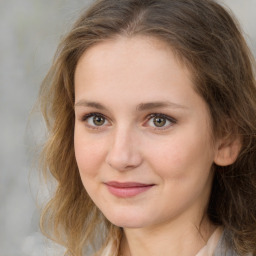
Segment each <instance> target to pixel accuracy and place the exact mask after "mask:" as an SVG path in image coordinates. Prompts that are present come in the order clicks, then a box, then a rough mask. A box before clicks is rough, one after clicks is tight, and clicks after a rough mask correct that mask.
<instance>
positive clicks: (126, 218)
mask: <svg viewBox="0 0 256 256" xmlns="http://www.w3.org/2000/svg"><path fill="white" fill-rule="evenodd" d="M103 214H104V213H103ZM104 216H105V217H106V218H107V219H108V220H109V221H110V222H111V223H112V224H114V225H115V226H118V227H121V228H142V227H145V226H148V225H149V224H150V222H149V221H148V220H146V219H145V216H143V217H141V216H138V215H136V214H129V213H125V214H117V213H112V214H111V213H109V214H104Z"/></svg>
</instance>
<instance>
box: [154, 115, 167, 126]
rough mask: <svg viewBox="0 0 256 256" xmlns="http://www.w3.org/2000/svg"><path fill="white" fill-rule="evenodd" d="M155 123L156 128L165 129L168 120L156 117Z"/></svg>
mask: <svg viewBox="0 0 256 256" xmlns="http://www.w3.org/2000/svg"><path fill="white" fill-rule="evenodd" d="M153 123H154V125H155V126H156V127H163V126H165V125H166V118H163V117H154V118H153Z"/></svg>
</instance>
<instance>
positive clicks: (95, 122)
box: [83, 113, 109, 128]
mask: <svg viewBox="0 0 256 256" xmlns="http://www.w3.org/2000/svg"><path fill="white" fill-rule="evenodd" d="M83 121H85V122H87V124H88V126H90V127H93V128H97V127H101V126H106V125H108V124H109V122H108V120H107V119H106V118H105V117H104V116H103V115H102V114H99V113H90V114H87V115H85V116H84V117H83Z"/></svg>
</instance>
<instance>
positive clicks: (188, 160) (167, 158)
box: [149, 133, 213, 179]
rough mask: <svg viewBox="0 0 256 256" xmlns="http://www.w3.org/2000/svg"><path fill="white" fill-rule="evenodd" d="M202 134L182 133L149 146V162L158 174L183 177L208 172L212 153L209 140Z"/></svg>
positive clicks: (177, 177)
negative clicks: (156, 144)
mask: <svg viewBox="0 0 256 256" xmlns="http://www.w3.org/2000/svg"><path fill="white" fill-rule="evenodd" d="M202 138H205V137H204V136H192V134H191V133H187V136H186V133H182V136H175V138H170V139H168V140H166V141H165V142H163V143H161V144H159V145H158V146H155V147H154V148H151V150H150V152H149V154H150V158H149V159H151V160H150V163H151V165H153V166H154V169H155V170H157V171H159V172H161V173H159V174H161V175H163V176H165V177H170V178H175V179H183V178H188V177H191V178H193V176H194V175H195V174H200V173H202V172H205V173H208V171H209V170H210V167H211V165H212V163H213V153H212V150H211V148H210V146H209V141H208V140H206V139H202Z"/></svg>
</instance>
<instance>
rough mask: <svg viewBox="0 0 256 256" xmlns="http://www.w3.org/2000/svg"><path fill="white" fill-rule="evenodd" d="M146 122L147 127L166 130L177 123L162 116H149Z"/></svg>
mask: <svg viewBox="0 0 256 256" xmlns="http://www.w3.org/2000/svg"><path fill="white" fill-rule="evenodd" d="M147 120H148V121H147V125H148V126H150V127H153V128H156V129H158V128H160V129H166V128H169V127H170V126H172V125H173V124H175V123H176V122H177V121H176V120H175V119H174V118H172V117H170V116H167V115H164V114H150V115H149V117H148V119H147Z"/></svg>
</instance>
